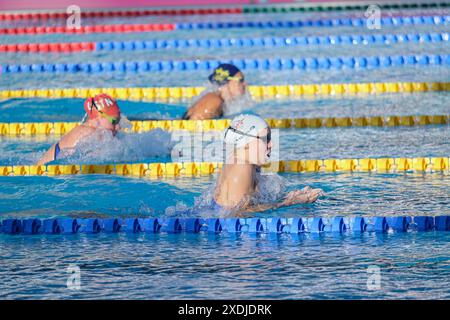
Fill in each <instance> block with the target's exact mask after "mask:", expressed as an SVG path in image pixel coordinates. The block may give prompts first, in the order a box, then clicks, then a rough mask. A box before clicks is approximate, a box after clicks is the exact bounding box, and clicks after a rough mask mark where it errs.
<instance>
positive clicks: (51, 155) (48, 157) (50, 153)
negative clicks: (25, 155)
mask: <svg viewBox="0 0 450 320" xmlns="http://www.w3.org/2000/svg"><path fill="white" fill-rule="evenodd" d="M55 147H56V143H55V144H53V145H52V146H51V147H50V149H48V150H47V152H46V153H45V154H44V155H43V156H42V157H41V159H39V161H38V162H37V163H36V165H37V166H42V165H44V164H46V163H47V162H50V161H53V160H55Z"/></svg>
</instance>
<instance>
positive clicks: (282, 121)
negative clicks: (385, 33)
mask: <svg viewBox="0 0 450 320" xmlns="http://www.w3.org/2000/svg"><path fill="white" fill-rule="evenodd" d="M265 120H266V121H267V123H268V124H269V125H270V127H271V128H277V129H288V128H294V129H302V128H334V127H368V126H373V127H381V126H389V127H396V126H419V125H445V124H449V123H450V115H420V116H373V117H328V118H267V119H265ZM130 122H131V129H125V131H126V132H134V133H141V132H148V131H151V130H154V129H162V130H165V131H180V130H186V131H190V132H205V131H222V130H225V129H226V128H228V127H229V126H230V124H231V120H230V119H211V120H143V121H135V120H133V121H130ZM78 124H79V123H78V122H10V123H2V122H0V136H35V135H45V136H49V135H57V136H58V135H63V134H65V133H67V132H69V131H70V130H72V129H73V128H74V127H75V126H77V125H78Z"/></svg>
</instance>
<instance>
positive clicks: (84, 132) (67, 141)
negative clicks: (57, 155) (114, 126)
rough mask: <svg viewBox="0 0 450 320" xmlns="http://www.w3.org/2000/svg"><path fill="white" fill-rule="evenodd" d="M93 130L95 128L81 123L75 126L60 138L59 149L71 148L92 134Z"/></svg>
mask: <svg viewBox="0 0 450 320" xmlns="http://www.w3.org/2000/svg"><path fill="white" fill-rule="evenodd" d="M95 130H96V129H95V128H93V127H89V126H86V125H83V124H81V125H79V126H76V127H75V128H73V129H72V130H70V131H69V132H68V133H67V134H65V135H64V136H62V138H61V140H60V141H59V146H60V148H61V149H64V148H73V147H75V145H76V144H77V143H78V142H79V141H80V140H81V139H83V138H84V137H87V136H89V135H91V134H93V133H94V132H95Z"/></svg>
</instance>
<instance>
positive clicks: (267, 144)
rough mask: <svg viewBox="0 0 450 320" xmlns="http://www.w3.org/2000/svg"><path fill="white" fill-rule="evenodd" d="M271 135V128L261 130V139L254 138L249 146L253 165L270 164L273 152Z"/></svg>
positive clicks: (259, 134)
mask: <svg viewBox="0 0 450 320" xmlns="http://www.w3.org/2000/svg"><path fill="white" fill-rule="evenodd" d="M269 133H270V134H271V130H270V128H266V129H262V130H260V131H259V132H258V136H259V137H260V138H259V139H258V138H254V139H252V141H251V142H250V143H249V144H248V147H249V158H250V162H251V163H252V164H256V165H258V166H262V165H264V164H266V163H267V162H269V160H270V153H271V151H272V140H271V139H268V136H269V135H270V134H269ZM270 138H271V137H270Z"/></svg>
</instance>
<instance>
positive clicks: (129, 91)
mask: <svg viewBox="0 0 450 320" xmlns="http://www.w3.org/2000/svg"><path fill="white" fill-rule="evenodd" d="M205 89H206V88H205V87H134V88H55V89H18V90H0V99H16V98H45V99H48V98H50V99H64V98H80V99H85V98H87V97H93V96H95V95H96V94H99V93H107V94H109V95H110V96H111V97H113V98H114V99H118V100H133V101H162V102H164V101H168V100H172V101H182V100H191V99H192V98H194V97H196V96H198V95H199V94H201V93H202V92H203V91H204V90H205ZM247 90H248V92H249V93H250V95H251V96H252V98H254V99H257V100H264V99H275V98H290V97H313V96H343V95H356V94H361V95H367V94H385V93H418V92H439V91H445V92H447V91H450V82H367V83H322V84H288V85H266V86H248V87H247Z"/></svg>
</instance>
